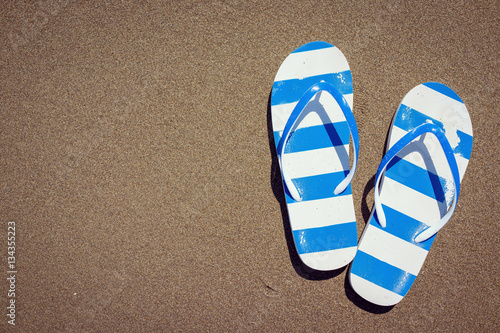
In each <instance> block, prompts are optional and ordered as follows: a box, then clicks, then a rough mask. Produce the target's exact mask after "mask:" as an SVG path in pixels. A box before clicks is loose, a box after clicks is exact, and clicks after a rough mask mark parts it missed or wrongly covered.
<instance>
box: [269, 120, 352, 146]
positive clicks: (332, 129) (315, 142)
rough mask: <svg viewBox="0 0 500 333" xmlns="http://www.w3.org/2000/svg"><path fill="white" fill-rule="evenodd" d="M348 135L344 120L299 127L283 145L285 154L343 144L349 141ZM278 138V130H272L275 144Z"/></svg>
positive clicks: (279, 136)
mask: <svg viewBox="0 0 500 333" xmlns="http://www.w3.org/2000/svg"><path fill="white" fill-rule="evenodd" d="M349 137H350V132H349V125H348V124H347V122H345V121H342V122H338V123H330V124H325V125H318V126H310V127H305V128H299V129H297V130H295V132H293V133H292V135H290V137H289V139H288V142H287V143H286V145H285V154H288V153H296V152H300V151H307V150H312V149H321V148H327V147H332V146H333V147H336V146H343V145H346V144H348V143H349ZM280 139H281V135H280V132H274V142H275V144H276V145H277V144H278V142H279V141H280Z"/></svg>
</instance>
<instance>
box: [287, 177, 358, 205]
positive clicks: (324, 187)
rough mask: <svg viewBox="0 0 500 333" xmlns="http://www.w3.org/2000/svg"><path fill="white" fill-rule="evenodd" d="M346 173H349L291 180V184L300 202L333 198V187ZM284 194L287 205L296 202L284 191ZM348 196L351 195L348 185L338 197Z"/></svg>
mask: <svg viewBox="0 0 500 333" xmlns="http://www.w3.org/2000/svg"><path fill="white" fill-rule="evenodd" d="M348 173H349V171H341V172H334V173H327V174H323V175H317V176H310V177H303V178H296V179H292V182H293V183H294V184H295V187H296V188H297V190H298V191H299V193H300V195H301V197H302V201H309V200H318V199H326V198H331V197H334V196H335V195H334V194H333V191H334V190H335V187H337V185H338V184H339V183H340V182H341V181H342V180H344V178H345V177H346V176H347V174H348ZM285 188H286V187H285ZM285 194H286V202H287V203H289V204H290V203H294V202H296V201H295V200H293V199H292V198H291V197H290V194H289V193H288V191H285ZM349 194H352V191H351V184H349V186H347V188H346V190H345V191H344V192H342V193H340V194H339V195H338V196H342V195H349Z"/></svg>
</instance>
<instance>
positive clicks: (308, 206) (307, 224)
mask: <svg viewBox="0 0 500 333" xmlns="http://www.w3.org/2000/svg"><path fill="white" fill-rule="evenodd" d="M332 193H333V187H332ZM287 208H288V215H289V217H290V226H291V228H292V230H303V229H310V228H320V227H326V226H330V225H336V224H342V223H348V222H355V221H356V214H355V211H354V203H353V200H352V195H351V194H348V195H341V196H336V197H331V198H326V199H318V200H310V201H299V202H294V203H289V204H288V205H287Z"/></svg>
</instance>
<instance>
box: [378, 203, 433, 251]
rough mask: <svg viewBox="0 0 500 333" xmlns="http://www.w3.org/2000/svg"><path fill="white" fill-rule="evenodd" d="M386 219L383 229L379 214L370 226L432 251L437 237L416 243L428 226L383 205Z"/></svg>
mask: <svg viewBox="0 0 500 333" xmlns="http://www.w3.org/2000/svg"><path fill="white" fill-rule="evenodd" d="M382 207H383V209H384V213H385V217H386V226H385V228H382V227H381V226H380V224H379V222H378V218H377V213H376V212H375V214H373V217H372V219H371V220H370V225H372V226H374V227H376V228H378V229H381V230H384V231H385V232H387V233H389V234H391V235H393V236H396V237H398V238H401V239H402V240H405V241H407V242H409V243H411V244H413V245H415V246H418V247H421V248H422V249H425V250H427V251H429V250H430V249H431V246H432V243H433V242H434V239H435V238H436V235H434V236H432V237H431V238H429V239H428V240H426V241H425V242H421V243H415V242H414V239H415V236H417V235H418V234H419V233H420V232H421V231H423V230H424V229H427V227H428V226H427V225H426V224H424V223H422V222H420V221H418V220H415V219H413V218H411V217H409V216H408V215H405V214H403V213H401V212H399V211H397V210H395V209H392V208H390V207H388V206H386V205H382Z"/></svg>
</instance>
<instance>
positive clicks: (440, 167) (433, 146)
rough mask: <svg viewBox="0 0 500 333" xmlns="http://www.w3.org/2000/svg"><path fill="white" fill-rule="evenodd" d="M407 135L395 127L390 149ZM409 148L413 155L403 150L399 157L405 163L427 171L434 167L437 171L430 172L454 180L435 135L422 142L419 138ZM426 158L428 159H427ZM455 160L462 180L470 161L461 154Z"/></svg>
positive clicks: (392, 132) (390, 138)
mask: <svg viewBox="0 0 500 333" xmlns="http://www.w3.org/2000/svg"><path fill="white" fill-rule="evenodd" d="M406 133H407V132H406V131H405V130H403V129H401V128H399V127H396V126H393V127H392V130H391V133H390V135H389V147H392V146H393V145H394V144H395V143H396V142H397V141H398V140H399V139H401V138H402V137H403V136H404V135H405V134H406ZM407 147H408V148H405V149H408V150H407V152H408V151H411V153H409V154H407V153H406V152H405V150H404V149H403V151H402V152H401V153H399V154H398V156H404V158H403V159H404V160H405V161H408V162H410V163H413V164H415V165H416V166H419V167H421V168H423V169H425V170H428V166H433V167H434V168H435V170H430V171H431V172H432V173H434V174H437V175H438V176H440V177H443V178H445V179H450V180H452V179H453V176H452V174H451V170H450V167H449V165H448V160H447V159H446V155H445V154H444V152H443V149H442V147H441V144H440V143H439V140H438V139H437V138H436V137H435V136H434V135H432V134H430V135H426V136H425V138H424V140H423V141H420V138H417V139H415V140H413V141H412V144H411V146H407ZM424 156H425V157H426V158H425V159H424ZM431 157H432V159H431ZM455 159H456V161H457V166H458V170H459V173H460V179H462V178H463V176H464V174H465V170H466V169H467V164H468V163H469V160H468V159H466V158H465V157H462V156H461V155H459V154H455Z"/></svg>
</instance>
